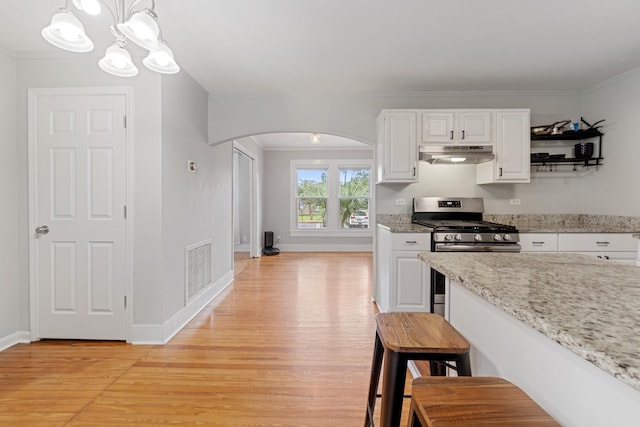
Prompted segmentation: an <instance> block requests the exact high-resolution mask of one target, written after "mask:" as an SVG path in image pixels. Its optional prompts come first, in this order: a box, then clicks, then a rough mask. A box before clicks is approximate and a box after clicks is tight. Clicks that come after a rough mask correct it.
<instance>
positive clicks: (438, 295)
mask: <svg viewBox="0 0 640 427" xmlns="http://www.w3.org/2000/svg"><path fill="white" fill-rule="evenodd" d="M483 213H484V201H483V199H482V198H479V197H473V198H469V197H466V198H465V197H458V198H455V197H420V198H415V199H413V214H412V216H411V221H412V222H413V223H414V224H418V225H422V226H424V227H429V228H431V229H432V232H431V251H432V252H520V243H519V241H520V239H519V236H518V230H517V229H516V227H514V226H511V225H505V224H497V223H495V222H489V221H484V220H483V219H482V215H483ZM444 292H445V280H444V276H443V275H442V274H440V273H438V272H437V271H435V270H431V312H432V313H438V314H441V315H444V300H445V295H444Z"/></svg>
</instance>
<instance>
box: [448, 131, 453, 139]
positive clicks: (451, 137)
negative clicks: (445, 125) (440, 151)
mask: <svg viewBox="0 0 640 427" xmlns="http://www.w3.org/2000/svg"><path fill="white" fill-rule="evenodd" d="M449 139H450V140H452V141H453V131H451V136H449Z"/></svg>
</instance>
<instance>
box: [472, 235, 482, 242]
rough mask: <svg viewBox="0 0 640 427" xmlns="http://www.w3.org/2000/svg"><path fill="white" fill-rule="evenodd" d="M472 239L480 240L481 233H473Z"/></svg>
mask: <svg viewBox="0 0 640 427" xmlns="http://www.w3.org/2000/svg"><path fill="white" fill-rule="evenodd" d="M473 240H475V241H476V242H479V241H481V240H482V236H481V235H479V234H475V235H474V236H473Z"/></svg>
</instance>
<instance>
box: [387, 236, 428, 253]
mask: <svg viewBox="0 0 640 427" xmlns="http://www.w3.org/2000/svg"><path fill="white" fill-rule="evenodd" d="M430 249H431V234H430V233H391V250H392V251H429V250H430Z"/></svg>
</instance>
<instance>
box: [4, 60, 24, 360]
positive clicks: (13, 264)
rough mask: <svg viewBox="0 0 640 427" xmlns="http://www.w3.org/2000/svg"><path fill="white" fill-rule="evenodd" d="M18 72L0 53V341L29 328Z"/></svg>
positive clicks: (12, 63) (12, 62) (14, 61)
mask: <svg viewBox="0 0 640 427" xmlns="http://www.w3.org/2000/svg"><path fill="white" fill-rule="evenodd" d="M16 72H17V63H16V60H15V59H14V58H12V57H9V56H7V55H5V54H3V53H2V52H0V94H1V95H0V341H1V340H2V337H6V336H8V335H11V334H13V333H16V332H18V331H20V330H22V331H26V330H27V328H26V327H24V325H23V327H22V328H20V325H19V318H20V311H19V310H20V305H19V303H18V302H19V292H20V288H21V287H24V285H25V278H24V277H20V276H19V274H18V260H19V257H18V254H19V252H18V250H17V249H18V247H19V239H18V214H19V212H18V210H17V209H16V206H17V204H18V186H17V181H18V175H19V164H18V141H17V129H16V122H17V114H16V111H17V109H16V99H17V96H16V95H17V92H16V78H17V75H16ZM1 347H2V345H0V348H1Z"/></svg>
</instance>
